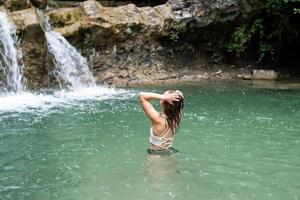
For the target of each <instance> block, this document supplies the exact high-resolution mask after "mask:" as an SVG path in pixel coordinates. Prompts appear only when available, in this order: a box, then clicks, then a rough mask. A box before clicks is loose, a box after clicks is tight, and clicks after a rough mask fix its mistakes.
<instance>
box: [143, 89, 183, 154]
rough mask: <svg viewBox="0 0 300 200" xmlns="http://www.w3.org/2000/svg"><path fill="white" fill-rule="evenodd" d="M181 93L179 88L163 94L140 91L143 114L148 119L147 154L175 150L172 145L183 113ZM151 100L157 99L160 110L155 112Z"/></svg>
mask: <svg viewBox="0 0 300 200" xmlns="http://www.w3.org/2000/svg"><path fill="white" fill-rule="evenodd" d="M183 99H184V97H183V94H182V92H180V91H179V90H176V91H173V90H168V91H166V92H165V93H164V94H162V95H161V94H156V93H150V92H141V93H140V102H141V105H142V107H143V109H144V112H145V114H146V115H147V117H148V118H149V119H150V121H151V123H152V127H151V128H150V138H149V140H150V143H151V145H150V147H149V149H148V153H149V154H165V153H167V154H168V153H172V152H176V150H175V149H174V148H173V147H172V143H173V139H174V136H175V134H176V131H177V130H178V128H179V127H180V121H181V117H182V114H183V106H184V102H183ZM151 100H159V103H160V105H161V107H162V112H161V113H159V112H157V111H156V110H155V109H154V107H153V106H152V104H151V103H150V101H151Z"/></svg>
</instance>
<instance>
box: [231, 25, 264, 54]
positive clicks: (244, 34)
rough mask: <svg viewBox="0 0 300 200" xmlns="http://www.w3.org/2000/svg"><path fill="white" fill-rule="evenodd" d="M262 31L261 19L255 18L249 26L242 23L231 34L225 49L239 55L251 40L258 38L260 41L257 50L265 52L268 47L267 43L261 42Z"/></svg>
mask: <svg viewBox="0 0 300 200" xmlns="http://www.w3.org/2000/svg"><path fill="white" fill-rule="evenodd" d="M264 33H265V31H264V26H263V19H256V20H255V21H254V23H253V24H252V25H250V26H246V25H243V26H240V27H237V28H236V29H235V30H234V32H233V34H232V37H231V41H230V42H229V43H228V45H227V49H228V51H229V52H233V53H235V54H236V55H237V56H241V55H242V54H243V53H245V51H246V50H247V48H248V46H249V44H250V42H251V40H252V39H258V41H259V42H260V48H259V50H260V51H261V53H263V54H265V52H266V50H267V49H268V47H267V44H264V43H263V38H264Z"/></svg>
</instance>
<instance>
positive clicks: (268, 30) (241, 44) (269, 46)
mask: <svg viewBox="0 0 300 200" xmlns="http://www.w3.org/2000/svg"><path fill="white" fill-rule="evenodd" d="M295 3H300V0H265V8H266V9H265V10H266V15H263V16H261V17H260V18H258V19H255V20H254V21H253V22H251V23H248V24H242V25H240V26H238V27H236V28H235V29H234V31H233V33H232V36H231V39H230V41H229V43H228V44H227V45H226V47H227V50H228V51H229V52H232V53H234V54H235V55H236V56H241V55H243V54H245V53H246V52H247V50H248V49H249V47H250V45H251V44H252V46H253V44H254V46H256V47H257V51H258V53H259V59H258V61H261V60H262V59H263V58H264V57H265V56H266V55H275V54H276V53H277V52H279V51H280V48H281V46H283V45H284V44H286V43H288V42H289V40H291V38H293V37H295V36H297V34H298V31H297V30H296V29H295V27H293V26H292V25H291V23H290V17H292V15H294V14H300V9H299V8H295V5H296V4H295Z"/></svg>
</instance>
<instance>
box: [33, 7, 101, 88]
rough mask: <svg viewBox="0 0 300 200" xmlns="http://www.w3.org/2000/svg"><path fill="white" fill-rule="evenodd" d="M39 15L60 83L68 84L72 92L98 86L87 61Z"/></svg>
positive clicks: (46, 18)
mask: <svg viewBox="0 0 300 200" xmlns="http://www.w3.org/2000/svg"><path fill="white" fill-rule="evenodd" d="M38 14H39V16H40V18H41V21H42V22H43V28H44V31H45V35H46V40H47V46H48V50H49V52H50V53H51V54H52V56H53V58H54V64H55V67H56V73H57V75H58V80H59V81H60V83H61V82H63V83H65V84H67V85H68V87H69V89H72V90H74V89H75V90H76V89H80V88H86V87H93V86H96V84H95V80H94V77H93V75H92V73H91V72H90V70H89V67H88V64H87V61H86V59H85V58H84V57H83V56H82V55H81V54H80V53H79V52H78V51H77V50H76V49H75V48H74V47H73V46H72V45H71V44H70V43H69V42H68V41H67V40H66V39H65V38H64V37H63V36H62V35H61V34H60V33H58V32H55V31H53V30H52V28H51V24H50V23H49V19H48V17H46V16H43V14H42V13H41V12H40V11H38ZM61 85H62V84H61Z"/></svg>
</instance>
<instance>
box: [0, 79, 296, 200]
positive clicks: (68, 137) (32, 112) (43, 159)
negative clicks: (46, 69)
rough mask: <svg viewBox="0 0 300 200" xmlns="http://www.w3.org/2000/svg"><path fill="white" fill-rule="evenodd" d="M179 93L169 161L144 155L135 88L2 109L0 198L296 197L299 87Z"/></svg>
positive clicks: (143, 123) (144, 132)
mask: <svg viewBox="0 0 300 200" xmlns="http://www.w3.org/2000/svg"><path fill="white" fill-rule="evenodd" d="M179 89H180V90H182V91H183V92H184V93H185V98H186V107H185V115H184V118H183V121H182V127H181V130H180V131H179V133H178V135H177V136H176V137H175V140H174V146H175V148H176V149H178V150H179V153H176V154H173V155H171V156H152V155H148V154H147V153H146V149H147V147H148V146H149V144H148V138H149V135H148V134H149V126H150V124H149V122H148V120H147V119H146V118H145V116H144V114H143V111H142V109H141V108H140V105H139V103H138V98H137V96H136V95H135V94H137V93H138V92H139V91H138V89H136V90H133V91H129V92H128V91H126V90H122V91H120V92H116V93H112V95H111V94H110V93H109V92H108V93H106V94H107V95H106V96H105V95H104V96H105V98H101V95H99V96H97V95H95V96H93V94H91V93H89V94H91V95H90V96H89V97H86V98H85V97H82V94H83V93H82V94H72V95H70V96H68V95H67V96H66V95H65V94H56V93H55V92H52V93H51V92H50V93H49V94H45V95H46V96H47V98H49V97H51V98H54V99H55V101H54V100H52V99H51V98H50V100H49V99H48V100H47V101H44V102H48V103H41V104H38V103H36V104H35V103H34V104H33V105H40V106H32V105H31V106H27V107H22V108H20V109H19V107H18V106H16V108H18V109H10V110H8V109H7V110H5V109H2V110H1V111H0V127H1V129H0V130H1V131H0V156H1V157H0V158H1V159H0V199H5V200H19V199H22V200H23V199H25V200H32V199H43V200H44V199H46V200H47V199H51V200H53V199H58V200H82V199H84V200H94V199H101V200H103V199H104V200H105V199H128V200H129V199H130V200H134V199H138V200H141V199H153V198H159V199H179V200H181V199H208V200H210V199H270V200H274V199H275V200H276V199H278V200H281V199H299V198H300V189H299V188H300V184H299V180H300V175H299V171H300V160H299V156H300V154H299V152H300V145H299V144H300V139H299V130H300V121H299V119H300V101H299V99H300V90H299V89H289V90H286V89H270V88H267V89H266V88H263V89H262V88H253V86H249V85H248V86H234V85H231V86H228V85H225V84H222V85H206V86H203V87H201V86H197V87H194V86H182V87H180V88H179ZM149 90H152V89H149ZM164 90H165V88H160V89H156V90H155V91H158V92H162V91H164ZM1 98H2V97H1ZM1 98H0V100H1ZM43 98H44V97H43ZM20 99H21V98H20ZM33 99H35V100H36V101H37V100H38V99H39V98H38V97H36V98H33ZM57 100H59V101H58V103H56V101H57ZM60 101H62V102H63V103H61V102H60ZM2 104H6V105H12V104H14V102H13V100H10V101H8V102H7V101H5V100H3V101H2ZM49 104H50V105H51V108H46V107H47V106H48V105H49ZM14 105H16V104H14ZM19 105H22V103H21V104H19ZM1 106H3V105H1ZM3 107H6V106H3ZM12 107H13V106H12ZM12 107H11V108H12Z"/></svg>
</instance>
